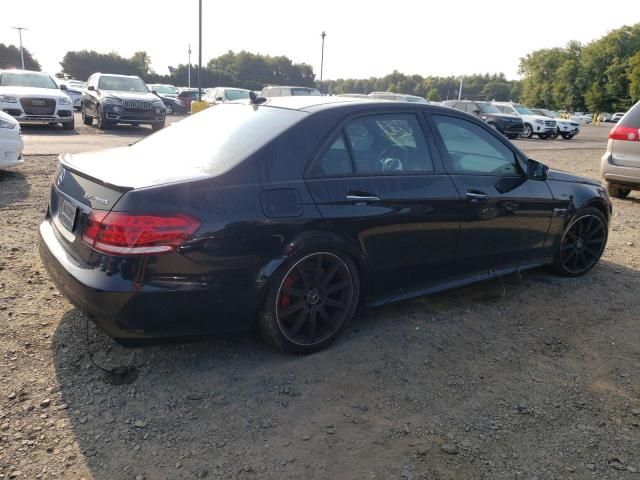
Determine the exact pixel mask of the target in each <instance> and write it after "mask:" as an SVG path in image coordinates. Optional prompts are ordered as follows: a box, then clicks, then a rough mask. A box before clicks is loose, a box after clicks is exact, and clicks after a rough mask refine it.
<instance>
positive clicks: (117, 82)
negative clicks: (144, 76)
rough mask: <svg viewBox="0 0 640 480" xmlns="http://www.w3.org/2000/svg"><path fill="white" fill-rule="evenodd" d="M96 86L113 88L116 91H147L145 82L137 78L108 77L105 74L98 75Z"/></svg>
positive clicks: (104, 88) (105, 88) (101, 88)
mask: <svg viewBox="0 0 640 480" xmlns="http://www.w3.org/2000/svg"><path fill="white" fill-rule="evenodd" d="M98 88H99V89H100V90H115V91H117V92H138V93H148V92H149V89H148V88H147V86H146V85H145V83H144V82H143V81H142V80H141V79H139V78H131V77H110V76H107V75H105V76H104V77H100V82H99V83H98Z"/></svg>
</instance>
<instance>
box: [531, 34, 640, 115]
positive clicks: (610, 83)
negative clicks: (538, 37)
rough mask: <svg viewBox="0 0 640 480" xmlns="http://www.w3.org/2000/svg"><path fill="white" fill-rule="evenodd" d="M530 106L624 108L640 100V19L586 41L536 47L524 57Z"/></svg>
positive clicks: (599, 109) (590, 108) (577, 108)
mask: <svg viewBox="0 0 640 480" xmlns="http://www.w3.org/2000/svg"><path fill="white" fill-rule="evenodd" d="M520 74H521V75H522V77H523V78H522V98H521V100H522V101H523V102H524V103H526V104H527V105H535V106H541V107H547V108H552V109H564V110H568V111H584V110H587V111H591V112H604V111H610V112H613V111H624V110H626V109H627V108H629V107H630V106H631V105H633V103H635V102H637V101H638V100H640V24H636V25H633V26H625V27H622V28H619V29H616V30H612V31H611V32H609V33H608V34H607V35H605V36H603V37H602V38H600V39H598V40H595V41H593V42H591V43H588V44H586V45H583V44H581V43H580V42H575V41H572V42H569V43H568V44H567V46H566V47H564V48H549V49H542V50H536V51H534V52H531V53H530V54H528V55H527V56H526V57H524V58H522V59H521V60H520Z"/></svg>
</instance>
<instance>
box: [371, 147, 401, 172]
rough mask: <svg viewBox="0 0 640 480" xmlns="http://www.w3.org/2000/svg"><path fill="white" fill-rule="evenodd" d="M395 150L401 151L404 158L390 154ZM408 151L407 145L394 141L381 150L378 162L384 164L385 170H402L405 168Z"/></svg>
mask: <svg viewBox="0 0 640 480" xmlns="http://www.w3.org/2000/svg"><path fill="white" fill-rule="evenodd" d="M393 150H396V151H399V152H400V155H401V157H402V158H396V157H391V156H389V154H390V153H391V152H392V151H393ZM407 153H408V151H407V148H406V147H403V146H402V145H398V144H397V143H394V144H393V145H389V146H388V147H387V148H385V149H384V150H382V151H381V152H380V154H379V155H378V159H377V162H378V163H380V164H381V165H382V171H383V172H401V171H402V170H404V164H405V163H406V161H407Z"/></svg>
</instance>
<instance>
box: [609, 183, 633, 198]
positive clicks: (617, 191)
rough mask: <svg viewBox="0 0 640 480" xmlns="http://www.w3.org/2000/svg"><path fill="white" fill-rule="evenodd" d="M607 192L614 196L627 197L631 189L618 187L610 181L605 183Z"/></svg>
mask: <svg viewBox="0 0 640 480" xmlns="http://www.w3.org/2000/svg"><path fill="white" fill-rule="evenodd" d="M607 192H609V196H611V197H615V198H627V197H628V196H629V194H630V193H631V189H630V188H629V189H628V188H620V187H616V186H615V185H612V184H611V183H607Z"/></svg>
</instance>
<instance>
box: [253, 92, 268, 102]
mask: <svg viewBox="0 0 640 480" xmlns="http://www.w3.org/2000/svg"><path fill="white" fill-rule="evenodd" d="M249 100H250V103H251V104H252V105H260V104H261V103H264V102H266V101H267V99H266V98H264V97H259V96H258V95H256V93H255V92H249Z"/></svg>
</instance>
